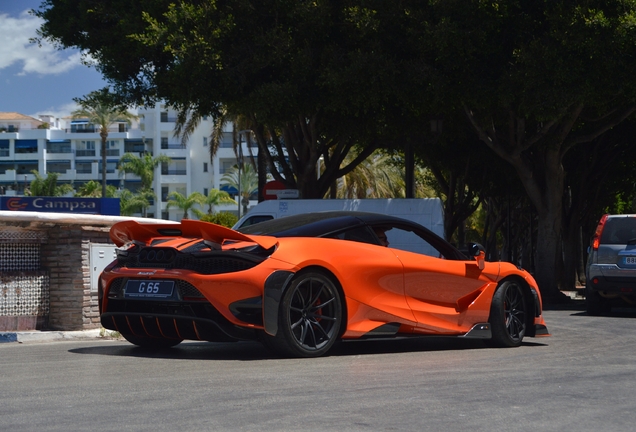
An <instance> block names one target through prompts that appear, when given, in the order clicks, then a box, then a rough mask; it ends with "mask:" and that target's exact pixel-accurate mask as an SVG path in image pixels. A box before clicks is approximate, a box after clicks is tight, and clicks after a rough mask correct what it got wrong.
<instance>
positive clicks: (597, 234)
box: [592, 215, 608, 250]
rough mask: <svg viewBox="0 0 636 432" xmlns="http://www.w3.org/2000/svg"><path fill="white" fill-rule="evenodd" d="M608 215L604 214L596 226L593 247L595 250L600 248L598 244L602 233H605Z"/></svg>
mask: <svg viewBox="0 0 636 432" xmlns="http://www.w3.org/2000/svg"><path fill="white" fill-rule="evenodd" d="M607 216H608V215H603V217H601V220H600V221H598V225H597V226H596V231H595V232H594V237H592V249H594V250H598V245H599V243H600V242H601V234H603V228H604V227H605V222H606V221H607Z"/></svg>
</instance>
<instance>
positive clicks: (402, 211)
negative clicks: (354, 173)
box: [232, 198, 444, 238]
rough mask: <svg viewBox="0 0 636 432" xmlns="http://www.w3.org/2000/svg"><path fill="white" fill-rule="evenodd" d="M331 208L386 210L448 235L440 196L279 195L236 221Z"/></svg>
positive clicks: (243, 223) (251, 222)
mask: <svg viewBox="0 0 636 432" xmlns="http://www.w3.org/2000/svg"><path fill="white" fill-rule="evenodd" d="M328 210H347V211H362V212H371V213H382V214H387V215H391V216H397V217H401V218H402V219H408V220H410V221H413V222H416V223H418V224H420V225H422V226H424V227H426V228H428V229H430V230H431V231H433V232H434V233H435V234H437V235H439V236H440V237H442V238H443V237H444V209H443V207H442V201H441V200H440V199H439V198H387V199H279V200H269V201H263V202H260V203H258V204H257V205H256V206H254V207H251V208H250V209H249V211H248V212H247V214H245V215H244V216H243V217H242V218H241V219H239V220H238V222H236V224H235V225H234V226H233V227H232V229H239V228H241V227H246V226H249V225H254V224H255V223H259V222H264V221H267V220H270V219H277V218H281V217H285V216H291V215H295V214H299V213H313V212H319V211H328Z"/></svg>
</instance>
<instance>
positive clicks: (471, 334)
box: [460, 323, 492, 339]
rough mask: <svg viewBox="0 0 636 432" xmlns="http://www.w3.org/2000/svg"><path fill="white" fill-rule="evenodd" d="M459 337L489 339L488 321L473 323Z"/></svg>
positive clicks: (490, 333)
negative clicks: (466, 331)
mask: <svg viewBox="0 0 636 432" xmlns="http://www.w3.org/2000/svg"><path fill="white" fill-rule="evenodd" d="M460 337H462V338H466V339H491V338H492V331H491V330H490V323H479V324H475V325H474V326H472V328H471V329H470V330H468V333H466V334H465V335H462V336H460Z"/></svg>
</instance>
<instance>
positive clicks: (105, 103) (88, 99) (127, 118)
mask: <svg viewBox="0 0 636 432" xmlns="http://www.w3.org/2000/svg"><path fill="white" fill-rule="evenodd" d="M73 100H74V101H75V102H76V103H77V104H79V106H80V107H79V108H78V109H76V110H75V111H73V112H72V113H71V116H72V117H73V118H74V119H77V118H82V119H87V120H88V122H89V123H91V124H93V125H95V126H97V127H98V128H99V136H100V137H101V139H102V196H103V197H105V196H106V141H107V140H108V128H110V126H111V125H113V124H115V123H122V122H125V123H126V124H128V125H130V124H131V121H132V120H133V119H135V118H137V116H136V115H134V114H132V113H130V112H128V111H127V109H126V107H125V106H123V105H121V104H119V103H118V102H117V101H116V97H115V95H114V94H113V93H110V90H109V88H108V87H104V88H103V89H101V90H98V91H94V92H90V93H89V94H88V95H86V96H84V97H83V98H74V99H73Z"/></svg>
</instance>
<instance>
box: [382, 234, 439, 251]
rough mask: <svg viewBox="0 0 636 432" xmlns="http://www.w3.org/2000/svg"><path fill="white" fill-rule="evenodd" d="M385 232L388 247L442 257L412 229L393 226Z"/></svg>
mask: <svg viewBox="0 0 636 432" xmlns="http://www.w3.org/2000/svg"><path fill="white" fill-rule="evenodd" d="M385 234H386V238H387V241H388V242H389V244H388V247H390V248H393V249H400V250H404V251H408V252H415V253H419V254H422V255H428V256H432V257H435V258H442V254H441V253H440V251H439V250H437V248H435V247H434V246H433V245H431V244H430V243H429V242H427V241H426V240H425V239H423V238H422V237H420V236H419V235H417V234H416V233H414V232H413V231H407V230H405V229H402V228H398V227H393V228H391V229H388V230H386V231H385Z"/></svg>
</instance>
